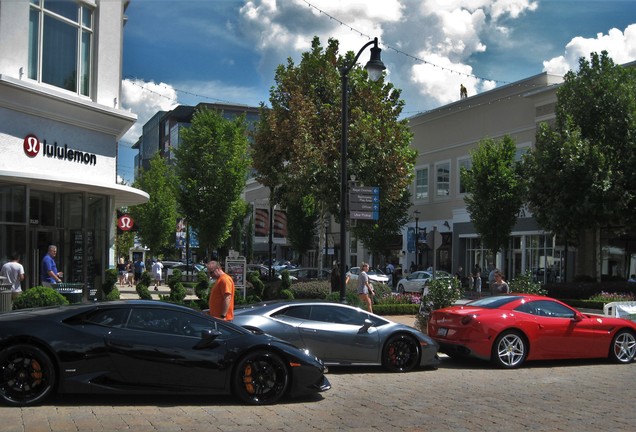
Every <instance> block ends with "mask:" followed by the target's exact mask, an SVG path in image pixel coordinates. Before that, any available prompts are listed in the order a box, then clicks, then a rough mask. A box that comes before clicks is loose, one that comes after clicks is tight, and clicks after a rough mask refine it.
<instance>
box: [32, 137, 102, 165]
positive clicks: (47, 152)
mask: <svg viewBox="0 0 636 432" xmlns="http://www.w3.org/2000/svg"><path fill="white" fill-rule="evenodd" d="M24 153H25V154H26V155H27V156H28V157H30V158H35V157H38V156H41V157H45V158H51V159H59V160H64V161H68V162H75V163H79V164H83V165H93V166H94V165H97V156H96V155H95V154H94V153H87V152H83V151H80V150H74V149H72V148H69V146H68V145H67V144H64V145H63V146H62V145H59V144H58V143H57V142H54V143H53V144H48V143H47V142H46V140H44V141H40V140H39V139H38V137H36V136H35V135H33V134H31V135H27V136H26V137H24Z"/></svg>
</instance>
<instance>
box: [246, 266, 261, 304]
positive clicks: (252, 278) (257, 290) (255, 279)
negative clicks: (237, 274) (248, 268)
mask: <svg viewBox="0 0 636 432" xmlns="http://www.w3.org/2000/svg"><path fill="white" fill-rule="evenodd" d="M247 281H248V282H249V283H251V284H252V289H253V293H252V294H253V295H255V296H256V297H260V298H262V297H263V293H264V292H265V284H264V283H263V281H262V280H261V279H260V277H259V276H258V272H255V271H253V272H249V273H248V274H247Z"/></svg>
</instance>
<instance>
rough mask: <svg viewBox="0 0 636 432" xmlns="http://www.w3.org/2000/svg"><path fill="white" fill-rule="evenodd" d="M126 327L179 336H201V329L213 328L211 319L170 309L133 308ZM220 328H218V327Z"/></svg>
mask: <svg viewBox="0 0 636 432" xmlns="http://www.w3.org/2000/svg"><path fill="white" fill-rule="evenodd" d="M127 328H129V329H133V330H145V331H150V332H153V333H166V334H173V335H180V336H194V337H199V336H201V331H202V330H205V329H211V328H215V325H214V323H213V322H212V321H210V320H208V319H206V318H205V317H203V316H201V317H199V316H196V315H192V314H188V313H184V312H181V311H175V310H170V309H154V308H147V309H146V308H134V309H133V310H132V311H131V313H130V318H129V320H128V324H127ZM219 330H220V329H219Z"/></svg>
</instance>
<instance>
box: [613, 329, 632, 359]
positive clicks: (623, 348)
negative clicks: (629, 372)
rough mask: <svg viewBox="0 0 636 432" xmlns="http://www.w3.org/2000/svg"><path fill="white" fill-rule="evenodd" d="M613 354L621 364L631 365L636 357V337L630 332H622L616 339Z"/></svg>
mask: <svg viewBox="0 0 636 432" xmlns="http://www.w3.org/2000/svg"><path fill="white" fill-rule="evenodd" d="M612 350H613V351H612V354H613V357H614V359H615V360H616V361H617V362H619V363H629V362H631V361H632V360H633V359H634V356H636V337H634V334H633V333H631V332H629V331H620V332H618V334H617V335H616V336H615V337H614V343H613V344H612Z"/></svg>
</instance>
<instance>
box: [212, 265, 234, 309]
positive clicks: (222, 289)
mask: <svg viewBox="0 0 636 432" xmlns="http://www.w3.org/2000/svg"><path fill="white" fill-rule="evenodd" d="M208 273H209V274H210V276H211V277H213V278H214V279H216V282H215V283H214V285H213V286H212V288H211V289H210V299H209V302H208V305H209V308H210V315H212V316H213V317H215V318H220V319H224V320H226V321H232V320H233V319H234V281H233V280H232V277H231V276H230V275H229V274H227V273H225V272H224V271H223V270H222V269H221V266H220V265H219V263H218V261H210V262H209V263H208Z"/></svg>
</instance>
